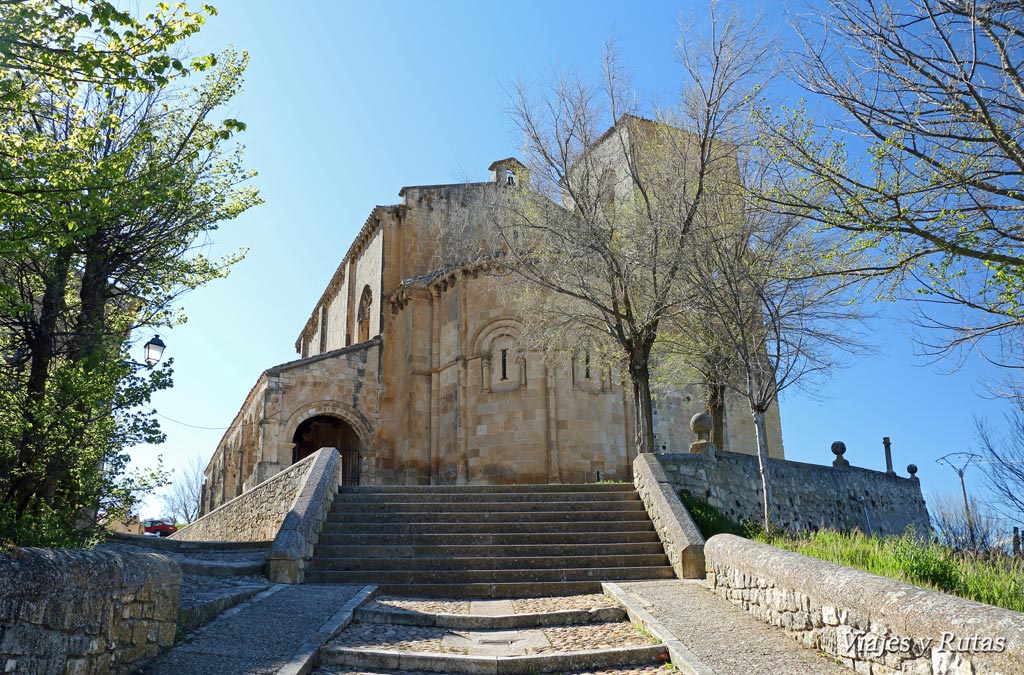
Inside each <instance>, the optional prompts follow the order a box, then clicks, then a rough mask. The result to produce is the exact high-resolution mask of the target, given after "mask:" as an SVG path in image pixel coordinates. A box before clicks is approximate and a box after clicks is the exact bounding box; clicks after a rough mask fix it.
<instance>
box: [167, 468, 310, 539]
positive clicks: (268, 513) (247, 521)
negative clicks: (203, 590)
mask: <svg viewBox="0 0 1024 675" xmlns="http://www.w3.org/2000/svg"><path fill="white" fill-rule="evenodd" d="M317 454H319V453H314V454H312V455H310V456H309V457H306V458H304V459H303V460H302V461H299V462H296V463H295V464H292V465H291V466H290V467H288V468H287V469H285V470H284V471H282V472H280V473H278V474H276V475H274V476H272V477H270V478H269V479H267V480H265V481H263V482H262V483H260V484H259V485H257V486H256V487H254V488H253V489H251V490H249V491H248V492H243V493H242V494H240V495H239V496H237V497H235V498H234V499H232V500H231V501H229V502H227V503H225V504H221V505H220V506H218V507H217V508H215V509H214V510H213V511H210V512H209V513H207V514H206V515H205V516H203V517H202V518H200V519H199V520H197V521H195V522H194V523H192V524H190V525H186V526H185V527H183V528H181V529H180V530H178V531H177V532H175V533H174V534H172V535H171V539H179V540H184V541H272V540H273V539H274V538H275V537H276V536H277V533H278V531H279V530H280V529H281V523H283V522H284V519H285V516H287V515H288V512H289V511H290V510H291V508H292V504H293V503H294V502H295V497H296V496H297V495H298V494H299V490H300V488H301V486H302V483H303V481H304V479H305V478H306V475H307V474H308V473H309V469H310V467H312V466H313V462H314V461H315V459H316V456H317Z"/></svg>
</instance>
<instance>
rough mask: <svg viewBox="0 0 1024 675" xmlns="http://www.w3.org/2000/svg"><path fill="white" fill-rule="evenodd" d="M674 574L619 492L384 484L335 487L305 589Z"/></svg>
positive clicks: (518, 588) (491, 587)
mask: <svg viewBox="0 0 1024 675" xmlns="http://www.w3.org/2000/svg"><path fill="white" fill-rule="evenodd" d="M673 577H674V573H673V571H672V567H671V566H670V565H669V561H668V558H667V557H666V556H665V552H664V549H663V548H662V545H661V542H660V540H659V539H658V535H657V533H656V532H655V529H654V525H653V524H652V523H651V521H650V518H649V517H648V516H647V512H646V511H645V510H644V505H643V503H642V502H641V501H640V498H639V496H638V495H637V493H636V491H635V490H634V489H633V487H632V486H631V485H628V484H588V485H520V486H388V487H343V488H340V489H339V494H338V495H337V497H336V498H335V500H334V503H333V505H332V508H331V513H330V515H329V516H328V519H327V522H326V523H325V524H324V528H323V530H322V532H321V535H320V540H319V543H318V545H317V547H316V550H315V552H314V555H313V560H312V563H311V566H310V569H309V571H307V573H306V582H307V583H343V584H375V585H377V586H379V587H380V592H381V593H382V594H386V595H400V596H406V597H449V598H454V597H476V598H481V597H504V598H522V597H538V596H565V595H578V594H584V593H600V592H601V582H602V581H626V580H640V579H668V578H673Z"/></svg>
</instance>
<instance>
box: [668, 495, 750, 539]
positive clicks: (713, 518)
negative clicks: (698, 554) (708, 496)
mask: <svg viewBox="0 0 1024 675" xmlns="http://www.w3.org/2000/svg"><path fill="white" fill-rule="evenodd" d="M679 499H680V500H681V501H682V502H683V506H685V507H686V510H687V511H689V512H690V516H691V517H692V518H693V522H694V523H696V525H697V529H698V530H700V533H701V534H702V535H704V538H705V539H708V538H709V537H713V536H714V535H716V534H735V535H737V536H740V537H747V538H748V539H751V538H754V537H755V536H756V535H757V534H758V533H760V532H762V528H760V526H759V525H757V524H756V523H752V522H747V523H742V524H741V523H737V522H736V521H734V520H732V519H731V518H729V517H728V516H726V515H725V514H724V513H722V512H721V511H719V510H718V509H716V508H715V507H714V506H711V505H710V504H708V503H707V502H706V501H704V500H703V499H699V498H697V497H695V496H693V495H692V494H691V493H690V492H689V491H687V490H681V491H680V492H679Z"/></svg>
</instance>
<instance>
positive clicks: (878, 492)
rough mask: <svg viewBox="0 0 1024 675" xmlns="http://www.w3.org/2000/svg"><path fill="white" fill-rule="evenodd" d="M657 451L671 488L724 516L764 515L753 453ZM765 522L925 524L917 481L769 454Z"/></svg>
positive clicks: (866, 526)
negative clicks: (768, 505)
mask: <svg viewBox="0 0 1024 675" xmlns="http://www.w3.org/2000/svg"><path fill="white" fill-rule="evenodd" d="M658 459H659V460H660V462H661V465H662V466H663V467H664V469H665V472H666V473H667V474H668V477H669V479H670V480H671V481H672V484H673V485H674V486H675V488H676V489H677V490H686V491H688V492H690V493H691V494H692V495H693V496H695V497H698V498H700V499H705V500H706V501H707V502H708V503H709V504H710V505H711V506H713V507H715V508H716V509H718V510H719V511H721V512H722V513H723V514H725V515H726V516H728V517H729V518H731V519H733V520H735V521H737V522H743V521H748V520H749V521H753V522H760V521H761V520H762V519H763V509H764V507H763V505H762V502H761V477H760V473H759V468H758V463H757V457H756V456H755V455H745V454H741V453H737V452H723V451H721V450H718V451H716V452H714V453H712V454H706V453H701V454H694V453H667V454H659V455H658ZM768 462H769V469H770V471H771V486H772V501H773V504H772V522H773V523H774V524H776V525H778V526H781V527H783V528H785V529H787V530H790V531H793V532H799V531H801V530H808V529H820V528H832V529H837V530H843V531H849V530H852V529H854V528H859V529H860V530H862V531H863V532H867V533H873V534H902V533H903V532H904V531H905V530H906V528H907V526H912V527H913V528H914V529H915V530H916V531H917V532H918V533H919V534H924V533H927V532H930V531H931V527H930V523H929V520H928V509H927V508H926V507H925V503H924V497H923V496H922V494H921V481H920V480H918V479H917V478H916V477H915V478H901V477H899V476H895V475H893V474H887V473H884V472H881V471H872V470H870V469H862V468H859V467H852V466H851V467H844V468H837V467H833V466H822V465H819V464H807V463H804V462H791V461H789V460H781V459H769V460H768Z"/></svg>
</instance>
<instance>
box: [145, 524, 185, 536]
mask: <svg viewBox="0 0 1024 675" xmlns="http://www.w3.org/2000/svg"><path fill="white" fill-rule="evenodd" d="M142 529H143V531H144V532H145V533H146V534H155V535H156V536H158V537H169V536H171V535H172V534H174V533H175V532H177V531H178V527H177V525H175V524H174V523H172V522H170V521H167V520H144V521H142Z"/></svg>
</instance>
